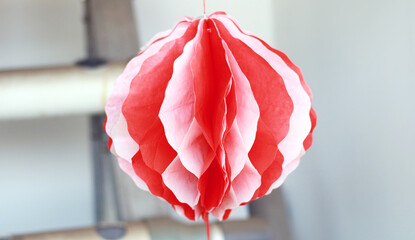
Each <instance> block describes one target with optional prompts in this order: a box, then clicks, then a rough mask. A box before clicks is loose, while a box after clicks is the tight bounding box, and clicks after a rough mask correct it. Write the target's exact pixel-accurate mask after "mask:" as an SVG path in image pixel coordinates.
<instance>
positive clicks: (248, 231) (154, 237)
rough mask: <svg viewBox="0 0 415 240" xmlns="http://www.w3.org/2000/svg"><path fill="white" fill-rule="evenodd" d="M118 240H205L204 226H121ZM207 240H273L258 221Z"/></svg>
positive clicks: (32, 237) (90, 233)
mask: <svg viewBox="0 0 415 240" xmlns="http://www.w3.org/2000/svg"><path fill="white" fill-rule="evenodd" d="M123 228H124V229H125V233H126V234H125V235H124V236H122V237H119V238H114V239H122V240H133V239H134V240H206V228H205V225H204V224H198V223H194V224H183V223H180V222H177V221H173V220H171V219H168V218H159V219H149V220H146V221H142V222H129V223H124V224H123ZM67 239H68V240H69V239H71V240H102V239H107V238H104V237H102V236H101V235H100V234H99V233H98V232H97V230H96V228H94V227H91V228H82V229H73V230H64V231H56V232H49V233H37V234H27V235H18V236H13V237H10V238H7V240H67ZM211 240H273V238H272V237H271V230H270V228H269V225H268V224H267V223H266V222H264V221H262V220H260V219H249V220H245V221H229V222H221V223H215V224H212V225H211Z"/></svg>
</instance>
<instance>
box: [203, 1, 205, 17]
mask: <svg viewBox="0 0 415 240" xmlns="http://www.w3.org/2000/svg"><path fill="white" fill-rule="evenodd" d="M203 14H204V15H206V0H203Z"/></svg>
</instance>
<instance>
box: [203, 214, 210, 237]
mask: <svg viewBox="0 0 415 240" xmlns="http://www.w3.org/2000/svg"><path fill="white" fill-rule="evenodd" d="M203 221H204V222H205V224H206V235H207V240H210V229H209V213H208V212H205V213H204V214H203Z"/></svg>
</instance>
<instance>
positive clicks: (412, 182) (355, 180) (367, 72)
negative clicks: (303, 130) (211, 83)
mask: <svg viewBox="0 0 415 240" xmlns="http://www.w3.org/2000/svg"><path fill="white" fill-rule="evenodd" d="M274 9H275V18H276V23H277V28H276V33H277V44H276V45H277V47H278V48H280V49H282V50H284V51H285V52H286V53H287V54H288V55H289V56H290V57H291V58H292V60H294V62H295V63H297V64H298V65H299V66H300V67H301V68H302V70H303V72H304V76H305V79H306V81H307V82H308V83H309V85H310V86H311V88H312V90H313V92H314V104H315V108H316V111H317V114H318V117H319V119H318V123H317V128H316V131H315V143H314V145H313V147H312V148H311V150H310V152H309V153H308V154H307V155H306V157H305V158H304V159H303V161H302V163H301V164H300V167H299V168H298V170H297V171H296V172H294V173H293V174H292V175H291V176H290V177H289V178H288V180H287V182H286V183H285V185H284V193H285V194H286V197H287V200H288V201H287V202H288V203H289V204H290V209H291V211H292V214H291V218H292V226H293V232H294V235H295V236H296V238H295V239H297V240H333V239H336V240H350V239H353V240H367V239H390V240H394V239H399V240H410V239H415V228H414V222H415V204H414V202H415V174H414V170H415V159H414V156H415V147H414V144H415V126H414V122H415V94H414V92H413V91H414V89H415V78H414V74H413V71H414V69H415V14H414V12H415V2H414V1H413V0H394V1H378V0H377V1H376V0H365V1H362V0H348V1H343V0H279V1H276V2H275V6H274Z"/></svg>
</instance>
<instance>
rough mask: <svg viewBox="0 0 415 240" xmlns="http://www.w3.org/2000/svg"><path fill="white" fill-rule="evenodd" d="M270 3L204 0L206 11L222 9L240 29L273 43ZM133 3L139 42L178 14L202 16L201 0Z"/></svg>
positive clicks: (172, 22) (136, 0) (261, 0)
mask: <svg viewBox="0 0 415 240" xmlns="http://www.w3.org/2000/svg"><path fill="white" fill-rule="evenodd" d="M272 2H273V0H256V1H252V0H226V1H224V0H206V12H207V14H210V13H213V12H216V11H225V12H226V13H227V14H229V15H231V16H233V17H235V18H236V19H237V20H238V22H239V24H240V25H241V27H242V28H243V29H246V30H249V31H252V32H255V33H256V34H257V35H259V36H261V37H262V38H264V39H265V40H267V41H271V42H273V41H274V40H275V39H274V37H275V34H274V32H273V31H272V30H271V29H274V27H273V26H274V21H273V15H274V13H273V11H272ZM133 3H134V6H135V11H136V24H137V28H138V31H139V41H140V43H141V44H145V43H147V42H148V41H149V40H150V39H151V38H152V37H153V35H154V34H156V33H158V32H161V31H165V30H167V29H170V28H172V27H173V26H174V25H175V24H176V22H177V21H178V20H179V18H180V17H181V16H191V17H200V16H202V15H203V4H202V3H203V1H202V0H174V1H171V0H152V1H149V0H133Z"/></svg>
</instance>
